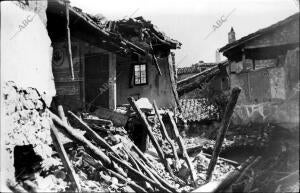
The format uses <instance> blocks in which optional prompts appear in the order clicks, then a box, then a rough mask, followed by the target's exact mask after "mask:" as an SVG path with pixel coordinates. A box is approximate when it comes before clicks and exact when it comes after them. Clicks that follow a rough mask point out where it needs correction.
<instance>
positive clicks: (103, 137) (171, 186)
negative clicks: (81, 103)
mask: <svg viewBox="0 0 300 193" xmlns="http://www.w3.org/2000/svg"><path fill="white" fill-rule="evenodd" d="M3 99H4V104H5V113H6V116H5V120H4V121H5V124H6V128H7V130H6V131H7V133H6V146H5V147H6V152H7V154H8V155H9V156H8V157H9V160H7V163H8V165H7V167H8V168H9V169H7V170H6V173H7V172H8V173H9V174H10V176H8V177H7V186H8V187H9V188H10V190H11V191H13V192H49V191H51V192H65V191H79V192H81V191H84V192H115V191H118V192H119V191H122V192H148V191H164V192H182V191H191V190H193V189H194V188H196V187H198V186H199V185H202V184H204V183H205V179H204V178H205V171H206V168H207V166H208V163H209V160H210V159H209V158H208V157H206V156H205V155H202V153H200V154H198V155H197V156H196V157H189V156H188V155H187V154H186V153H182V155H178V156H175V154H173V155H171V157H168V158H167V157H165V153H164V152H163V151H161V149H160V145H159V143H167V142H170V141H171V142H172V144H173V143H174V142H176V143H179V144H177V145H176V148H177V150H178V149H180V150H181V152H186V148H185V145H184V144H185V143H184V142H183V141H182V139H181V137H179V132H178V129H177V127H176V125H173V127H174V128H173V130H174V132H176V134H175V135H176V136H177V138H176V139H175V140H174V141H173V139H172V140H170V139H166V138H165V136H164V135H165V134H164V133H163V132H162V130H161V127H162V125H161V126H160V127H156V128H155V129H156V130H157V131H156V133H157V134H158V135H156V136H155V135H153V132H152V128H151V129H150V130H148V131H149V133H148V135H149V137H150V138H151V143H152V146H153V147H154V148H155V150H156V152H157V155H156V156H153V155H150V154H149V153H144V152H142V151H141V150H140V149H139V148H138V147H137V146H136V145H135V144H134V143H133V141H132V140H131V139H130V138H129V135H128V132H127V130H125V129H124V128H123V127H115V126H114V124H113V123H112V121H110V120H104V119H100V118H98V117H97V116H95V115H91V114H87V113H80V112H78V113H77V115H75V114H74V113H72V112H70V111H68V114H67V116H66V115H65V114H64V111H63V109H62V107H61V106H58V107H57V113H58V115H59V116H58V115H55V114H54V113H53V112H52V111H50V110H49V109H48V108H47V107H46V105H45V103H44V102H43V99H42V97H41V95H40V94H39V92H38V91H37V90H35V89H32V88H28V89H19V88H18V87H17V86H16V85H15V84H13V83H11V82H10V83H7V84H6V85H5V87H4V93H3ZM131 106H132V108H133V109H134V111H135V115H134V116H136V117H138V118H139V120H140V121H141V122H142V123H143V124H144V125H146V127H151V126H150V125H152V124H153V123H151V121H149V122H148V120H147V119H146V118H145V114H144V113H143V112H142V111H141V110H140V109H139V108H138V107H137V106H136V104H135V101H134V99H131ZM156 113H157V116H158V117H159V118H158V117H157V118H158V120H161V117H160V115H159V114H158V111H156ZM170 119H171V122H172V123H173V124H174V123H175V121H174V120H173V117H171V116H170ZM156 121H157V120H156ZM149 123H151V124H149ZM160 124H163V122H160ZM159 138H160V139H159ZM158 139H159V141H160V142H159V143H158V142H157V141H158ZM177 139H180V140H179V141H178V140H177ZM173 145H174V144H173ZM177 150H176V151H177ZM22 152H23V153H22ZM173 153H174V151H173ZM162 156H163V159H162ZM33 160H34V161H33ZM9 163H10V164H9ZM12 163H14V165H12ZM234 169H235V166H233V165H232V164H229V163H226V162H224V161H222V160H221V161H218V163H217V165H216V170H215V171H214V173H213V180H217V179H219V178H221V176H224V175H225V174H226V173H228V172H230V171H232V170H234ZM192 174H193V175H194V176H193V175H192Z"/></svg>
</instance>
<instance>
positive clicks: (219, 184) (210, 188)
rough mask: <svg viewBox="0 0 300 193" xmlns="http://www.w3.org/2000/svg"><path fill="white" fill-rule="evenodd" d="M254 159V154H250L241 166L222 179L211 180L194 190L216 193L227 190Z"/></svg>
mask: <svg viewBox="0 0 300 193" xmlns="http://www.w3.org/2000/svg"><path fill="white" fill-rule="evenodd" d="M253 161H255V160H254V157H253V156H250V157H249V158H248V159H247V160H246V161H245V162H243V163H242V164H241V165H240V166H239V167H237V168H236V169H235V170H234V171H232V172H230V173H228V174H227V175H226V176H225V177H224V178H223V179H222V180H220V181H210V182H208V183H207V184H205V185H203V186H201V187H199V188H197V189H195V190H193V191H192V192H209V193H214V192H218V191H224V190H226V189H227V188H228V187H229V186H230V185H232V184H233V183H234V182H235V180H236V179H237V178H238V177H239V176H240V175H241V173H242V172H243V171H244V170H245V169H246V167H247V166H248V165H250V164H251V163H252V162H253Z"/></svg>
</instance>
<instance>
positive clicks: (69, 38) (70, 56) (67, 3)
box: [65, 0, 75, 80]
mask: <svg viewBox="0 0 300 193" xmlns="http://www.w3.org/2000/svg"><path fill="white" fill-rule="evenodd" d="M69 4H70V1H69V0H65V7H66V30H67V48H68V57H69V62H70V71H71V77H72V80H74V79H75V76H74V67H73V60H72V46H71V34H70V26H69V25H70V18H69Z"/></svg>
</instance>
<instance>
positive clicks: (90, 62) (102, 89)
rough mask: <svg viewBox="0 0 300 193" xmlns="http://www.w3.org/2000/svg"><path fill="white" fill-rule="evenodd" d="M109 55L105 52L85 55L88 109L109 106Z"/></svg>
mask: <svg viewBox="0 0 300 193" xmlns="http://www.w3.org/2000/svg"><path fill="white" fill-rule="evenodd" d="M108 66H109V56H108V54H103V53H94V54H86V55H85V100H86V104H87V109H89V111H94V110H95V109H96V108H97V106H101V107H104V108H108V100H109V95H108V78H109V74H108V73H109V72H108Z"/></svg>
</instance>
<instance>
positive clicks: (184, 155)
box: [167, 112, 196, 186]
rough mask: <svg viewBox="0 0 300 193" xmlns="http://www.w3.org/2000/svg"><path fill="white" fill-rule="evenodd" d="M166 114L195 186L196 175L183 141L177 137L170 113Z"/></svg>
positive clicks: (177, 132)
mask: <svg viewBox="0 0 300 193" xmlns="http://www.w3.org/2000/svg"><path fill="white" fill-rule="evenodd" d="M167 114H168V117H169V119H170V121H171V124H172V127H171V128H172V129H173V133H174V134H175V139H176V141H177V143H178V146H179V148H180V150H181V152H182V156H183V158H184V160H185V162H186V164H187V166H188V167H189V169H190V175H191V178H192V181H193V183H194V186H196V173H195V170H194V168H193V165H192V162H191V160H190V157H189V155H188V153H187V151H186V148H185V146H184V142H183V139H182V137H181V136H180V135H179V131H178V128H177V125H176V123H175V121H174V119H173V117H172V115H171V114H170V112H168V113H167Z"/></svg>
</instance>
